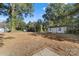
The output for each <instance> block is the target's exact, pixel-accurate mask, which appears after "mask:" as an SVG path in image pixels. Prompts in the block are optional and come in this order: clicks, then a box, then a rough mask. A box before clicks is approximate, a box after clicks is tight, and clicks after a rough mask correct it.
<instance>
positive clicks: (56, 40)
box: [0, 32, 79, 56]
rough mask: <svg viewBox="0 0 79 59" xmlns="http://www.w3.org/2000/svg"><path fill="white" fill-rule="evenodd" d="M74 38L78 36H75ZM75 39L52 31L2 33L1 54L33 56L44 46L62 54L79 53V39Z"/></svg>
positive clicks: (0, 35)
mask: <svg viewBox="0 0 79 59" xmlns="http://www.w3.org/2000/svg"><path fill="white" fill-rule="evenodd" d="M59 35H61V36H59ZM64 35H65V34H64ZM64 35H63V36H64ZM68 36H69V35H68ZM73 36H74V35H73ZM74 39H78V38H75V37H74ZM74 39H73V38H72V37H66V36H65V37H62V34H58V35H57V34H52V33H45V34H44V33H34V32H10V33H0V55H16V56H18V55H21V56H24V55H25V56H28V55H29V56H31V55H33V54H35V53H37V52H39V51H41V50H43V49H44V48H49V50H51V51H52V52H54V53H56V54H58V55H60V56H62V55H67V56H69V55H79V43H78V42H79V41H78V40H74ZM76 41H77V42H76ZM42 53H43V52H42Z"/></svg>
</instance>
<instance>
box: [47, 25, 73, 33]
mask: <svg viewBox="0 0 79 59" xmlns="http://www.w3.org/2000/svg"><path fill="white" fill-rule="evenodd" d="M70 29H72V27H70V26H49V27H48V32H52V33H66V32H67V31H68V30H70Z"/></svg>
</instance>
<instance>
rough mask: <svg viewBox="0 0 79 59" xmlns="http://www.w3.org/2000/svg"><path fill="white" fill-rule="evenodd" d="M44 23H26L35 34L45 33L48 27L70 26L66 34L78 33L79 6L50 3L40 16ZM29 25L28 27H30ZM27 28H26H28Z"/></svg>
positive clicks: (75, 4)
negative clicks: (31, 27)
mask: <svg viewBox="0 0 79 59" xmlns="http://www.w3.org/2000/svg"><path fill="white" fill-rule="evenodd" d="M42 17H43V19H44V21H42V20H38V21H37V22H36V23H30V22H29V23H28V24H31V25H32V26H33V28H35V29H34V30H35V31H36V32H45V31H47V29H48V27H49V26H64V25H65V26H70V27H71V28H72V29H71V30H68V33H79V4H78V3H74V4H73V3H69V4H64V3H50V4H48V6H47V7H46V8H45V14H44V15H43V16H42ZM31 25H30V26H31ZM30 26H28V27H30Z"/></svg>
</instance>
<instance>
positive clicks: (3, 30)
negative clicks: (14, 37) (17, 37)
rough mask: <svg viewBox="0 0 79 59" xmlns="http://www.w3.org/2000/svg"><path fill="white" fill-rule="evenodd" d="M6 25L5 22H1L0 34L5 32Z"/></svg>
mask: <svg viewBox="0 0 79 59" xmlns="http://www.w3.org/2000/svg"><path fill="white" fill-rule="evenodd" d="M5 28H6V24H5V23H3V22H0V32H5Z"/></svg>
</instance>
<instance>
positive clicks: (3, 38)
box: [0, 34, 14, 47]
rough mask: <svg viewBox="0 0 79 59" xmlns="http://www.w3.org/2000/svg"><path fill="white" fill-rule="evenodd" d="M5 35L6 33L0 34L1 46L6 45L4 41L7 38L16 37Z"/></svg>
mask: <svg viewBox="0 0 79 59" xmlns="http://www.w3.org/2000/svg"><path fill="white" fill-rule="evenodd" d="M4 36H5V35H4V34H0V47H2V46H3V45H4V43H3V41H4V40H5V39H14V37H10V36H9V37H4Z"/></svg>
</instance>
